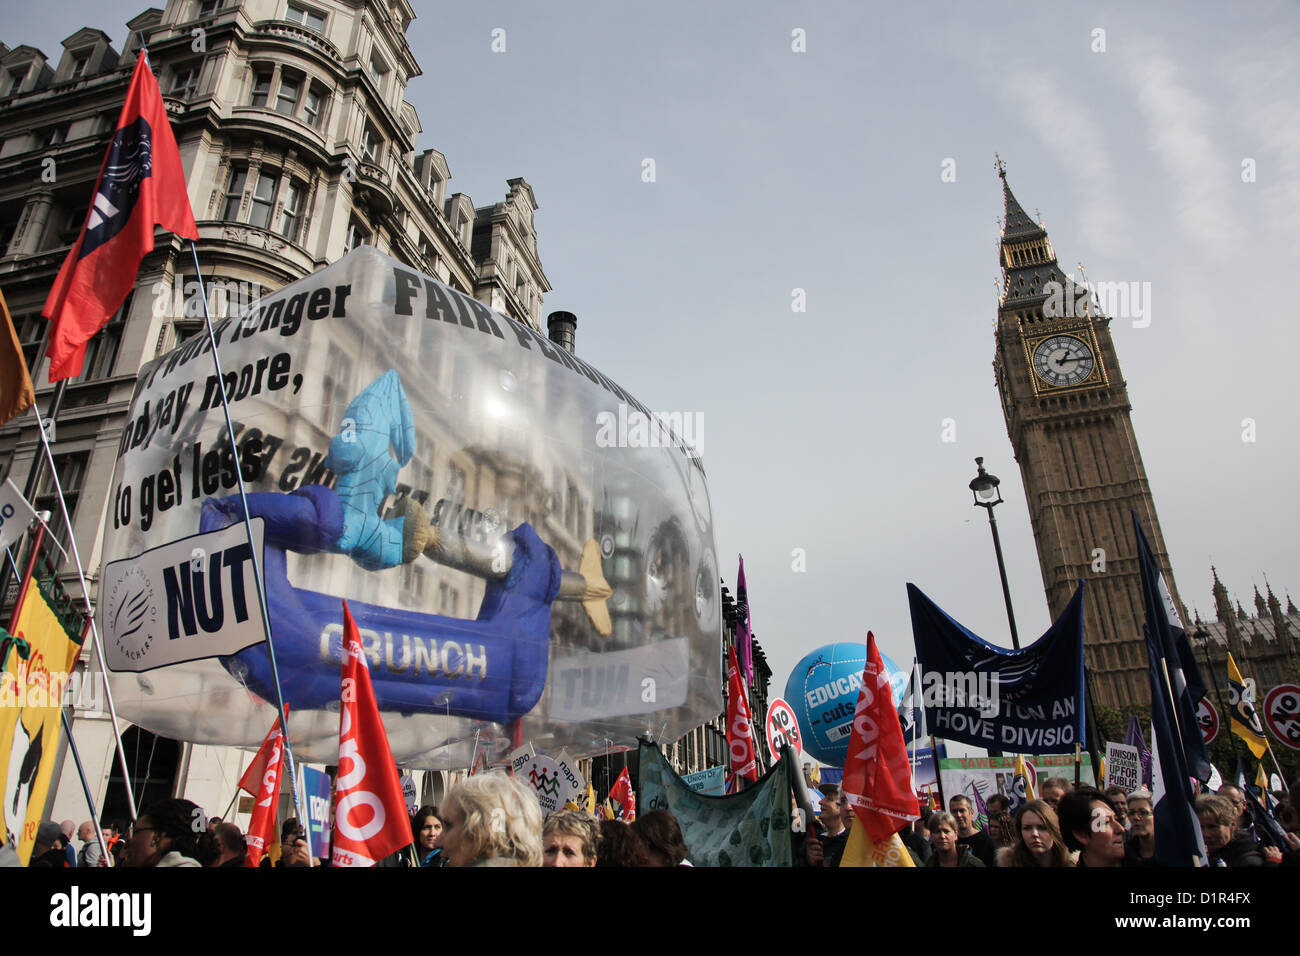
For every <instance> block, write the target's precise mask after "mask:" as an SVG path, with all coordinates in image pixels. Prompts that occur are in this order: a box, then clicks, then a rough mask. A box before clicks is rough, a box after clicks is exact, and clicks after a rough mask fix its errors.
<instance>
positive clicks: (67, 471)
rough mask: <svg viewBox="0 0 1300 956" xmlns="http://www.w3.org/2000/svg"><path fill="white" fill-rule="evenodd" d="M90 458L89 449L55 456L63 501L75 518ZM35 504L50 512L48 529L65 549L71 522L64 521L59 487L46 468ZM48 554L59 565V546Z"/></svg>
mask: <svg viewBox="0 0 1300 956" xmlns="http://www.w3.org/2000/svg"><path fill="white" fill-rule="evenodd" d="M89 461H90V452H88V451H79V452H73V453H71V454H66V455H55V456H54V468H55V470H56V471H57V472H58V475H59V486H61V487H62V488H63V500H64V502H65V503H66V504H67V506H68V516H69V517H71V518H73V519H74V520H75V519H76V515H77V499H78V498H79V497H80V496H81V487H82V485H83V484H84V482H85V478H86V465H87V464H88V463H89ZM32 507H33V508H35V509H36V510H37V511H48V512H49V513H50V521H49V528H50V532H51V533H52V534H53V535H54V537H55V539H57V540H58V541H59V543H60V544H62V545H64V547H65V548H66V546H67V544H68V524H67V522H66V521H64V520H63V509H62V508H61V507H60V505H59V492H58V487H56V485H55V484H54V478H53V476H52V475H51V474H50V473H49V471H48V470H47V471H46V472H45V473H44V474H43V476H42V479H41V484H40V491H39V492H38V493H37V494H36V496H35V497H34V498H33V499H32ZM49 556H50V558H51V560H52V561H54V562H55V564H56V565H58V564H60V563H61V562H60V555H59V553H58V549H57V548H54V549H52V550H51V551H50V552H49Z"/></svg>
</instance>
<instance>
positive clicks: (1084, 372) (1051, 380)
mask: <svg viewBox="0 0 1300 956" xmlns="http://www.w3.org/2000/svg"><path fill="white" fill-rule="evenodd" d="M1096 364H1097V363H1096V360H1095V359H1094V358H1093V355H1092V349H1090V348H1089V347H1088V343H1086V342H1084V341H1083V339H1078V338H1075V337H1074V336H1073V335H1053V336H1052V337H1051V338H1047V339H1043V341H1041V342H1039V343H1038V346H1037V348H1035V349H1034V371H1035V372H1036V373H1037V374H1038V377H1039V378H1041V379H1042V380H1043V381H1044V382H1046V383H1047V384H1048V385H1055V386H1058V387H1067V386H1070V385H1078V384H1079V383H1080V382H1082V381H1083V380H1084V379H1086V378H1087V377H1088V376H1089V375H1091V374H1092V370H1093V367H1094V366H1095V365H1096Z"/></svg>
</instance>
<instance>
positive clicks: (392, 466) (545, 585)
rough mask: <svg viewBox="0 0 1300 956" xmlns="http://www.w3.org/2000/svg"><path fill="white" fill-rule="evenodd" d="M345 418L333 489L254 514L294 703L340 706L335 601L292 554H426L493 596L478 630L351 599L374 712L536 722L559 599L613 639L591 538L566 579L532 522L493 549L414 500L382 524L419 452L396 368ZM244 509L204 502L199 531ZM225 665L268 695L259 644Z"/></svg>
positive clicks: (383, 562) (399, 504) (366, 562)
mask: <svg viewBox="0 0 1300 956" xmlns="http://www.w3.org/2000/svg"><path fill="white" fill-rule="evenodd" d="M345 419H346V420H347V421H348V425H347V428H346V429H344V430H341V431H340V432H339V433H338V434H336V435H335V436H334V438H333V440H332V441H331V443H330V449H329V455H328V458H327V459H326V462H325V465H326V467H328V468H329V469H330V471H332V472H333V473H334V474H335V475H336V476H337V480H336V481H335V484H334V487H333V488H332V489H331V488H327V487H325V486H323V485H307V486H305V487H302V488H298V489H296V490H294V491H292V492H289V493H287V494H281V493H276V492H256V493H251V494H249V495H248V507H249V514H250V517H261V518H263V519H264V520H265V522H266V546H265V562H264V570H263V573H264V580H265V582H266V591H267V604H268V608H269V610H270V614H271V627H272V631H273V633H274V636H275V649H276V656H277V661H278V664H279V673H280V683H281V687H282V689H283V691H284V695H285V699H286V701H288V702H289V703H290V704H291V705H292V706H293V707H294V709H295V710H306V709H313V708H323V707H326V706H327V705H328V704H330V703H331V702H333V701H337V699H338V681H339V670H338V668H339V665H340V663H341V661H342V635H343V631H342V626H341V624H340V623H339V599H338V598H337V597H335V596H332V595H327V594H321V593H319V592H315V591H311V590H308V589H306V588H299V587H295V586H294V585H293V584H292V583H291V582H290V581H289V577H288V571H287V561H286V553H287V552H298V553H306V554H310V553H316V552H329V553H334V554H342V555H347V556H349V557H350V558H351V559H352V560H353V561H354V562H356V564H358V565H360V566H361V567H363V568H365V569H367V570H371V571H377V570H382V569H385V568H392V567H396V566H398V565H400V564H402V563H404V562H411V561H414V560H415V559H416V558H417V557H419V556H420V555H421V554H425V555H427V556H429V557H430V558H432V559H433V560H435V561H438V562H440V563H442V564H445V565H448V566H451V567H454V568H456V569H458V570H462V571H467V572H469V573H473V574H476V575H479V576H481V577H484V578H486V579H487V588H486V594H485V596H484V598H483V603H482V606H481V607H480V610H479V614H478V617H477V619H475V620H473V621H470V620H462V619H459V618H450V617H443V616H439V615H434V614H424V613H419V612H414V611H406V610H401V609H396V608H387V607H382V606H379V605H375V604H369V603H366V602H364V601H360V600H357V599H356V598H354V597H353V598H349V606H350V607H351V609H352V614H353V617H354V618H355V619H356V621H357V626H358V629H359V631H360V634H361V639H362V646H363V650H364V652H365V653H366V656H367V662H368V664H369V666H370V668H371V676H372V680H373V682H374V688H375V696H376V700H377V701H378V703H379V706H380V708H381V709H383V710H394V711H403V712H417V713H439V714H443V713H445V714H453V715H457V716H463V717H472V718H476V719H482V720H491V721H497V722H501V723H508V722H509V721H511V720H514V719H515V718H517V717H520V716H522V715H523V714H526V713H528V712H529V711H530V710H531V709H532V708H533V706H534V705H535V704H536V703H537V701H538V700H539V698H540V697H541V694H542V691H543V689H544V687H545V684H546V674H547V662H548V655H549V641H550V632H551V604H552V602H554V601H555V600H557V599H569V600H577V601H581V602H582V604H583V606H584V608H585V609H586V611H587V613H588V615H589V617H590V619H591V621H592V623H593V625H594V626H595V628H596V630H597V631H598V632H599V633H601V634H606V635H607V634H609V633H610V628H611V623H610V617H609V612H608V610H607V608H606V600H607V599H608V598H609V597H610V595H611V594H612V590H611V588H610V586H609V585H608V583H606V581H605V579H604V577H603V575H602V572H601V565H600V558H601V555H600V549H599V546H598V545H597V543H596V542H595V541H589V542H588V543H587V545H586V548H585V549H584V551H583V555H582V559H581V564H580V570H579V571H566V570H564V569H563V568H561V566H560V562H559V558H558V557H557V556H556V553H555V551H554V549H552V548H551V547H550V546H549V545H547V544H546V543H545V542H544V541H542V539H541V538H540V537H538V535H537V533H536V532H535V531H534V530H533V528H532V527H531V526H530V525H529V524H527V523H524V524H521V525H519V526H518V527H517V528H515V529H513V530H512V531H509V532H507V533H506V534H504V535H502V536H501V537H500V538H499V539H498V540H497V541H496V542H495V543H494V544H493V545H492V546H491V547H490V548H489V547H481V546H480V547H471V546H469V545H468V544H467V543H466V542H465V541H464V540H462V539H460V538H459V537H458V536H457V535H456V533H455V530H454V529H448V528H445V527H441V526H438V525H436V524H431V523H430V521H429V518H428V515H427V514H426V513H425V511H424V509H423V508H422V507H421V506H420V505H419V503H417V502H416V501H414V500H413V499H411V498H409V497H404V498H398V499H397V500H396V503H395V505H394V507H393V516H392V517H387V518H385V517H381V515H380V508H381V506H382V504H383V502H384V501H385V499H386V498H387V497H388V496H389V495H391V494H393V492H394V491H395V489H396V487H397V473H398V471H399V469H400V468H401V467H402V466H404V465H405V464H406V463H407V462H409V461H410V459H411V457H412V455H413V454H414V450H415V428H414V424H413V421H412V416H411V409H410V406H409V404H408V402H407V399H406V394H405V391H404V390H403V387H402V383H401V380H400V378H399V376H398V374H397V372H396V371H394V370H391V369H390V370H389V371H387V372H385V373H384V374H382V375H380V376H379V377H378V378H377V379H376V380H375V381H374V382H372V383H371V384H370V385H369V386H367V387H366V388H365V389H364V390H363V391H362V392H361V393H360V394H359V395H357V396H356V398H354V399H353V400H352V402H351V403H350V404H349V405H348V407H347V411H346V414H345ZM390 447H391V449H392V450H393V452H395V454H396V456H397V458H396V460H394V458H393V456H392V454H390V452H389V449H390ZM241 511H242V509H241V506H240V499H239V497H238V496H230V497H226V498H208V499H207V500H205V501H204V503H203V509H202V516H201V519H200V525H199V529H200V531H201V532H207V531H215V530H217V529H220V528H224V527H226V526H228V525H231V524H233V523H234V522H236V521H242V518H243V516H242V513H241ZM213 597H214V599H216V597H217V596H216V595H214V596H213ZM221 662H222V664H223V666H225V667H226V669H227V670H228V671H230V673H231V674H232V675H234V676H235V677H236V678H237V679H239V680H240V681H241V682H243V683H245V684H246V685H247V686H248V687H249V688H250V689H251V690H253V691H254V692H255V693H257V694H259V695H261V696H263V697H264V698H266V699H274V681H273V679H272V676H271V670H270V662H269V658H268V656H267V654H266V651H265V649H264V648H263V647H261V646H260V645H255V646H253V647H250V648H247V649H245V650H243V651H240V652H239V653H238V654H234V655H231V656H229V657H223V658H221Z"/></svg>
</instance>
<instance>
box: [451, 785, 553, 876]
mask: <svg viewBox="0 0 1300 956" xmlns="http://www.w3.org/2000/svg"><path fill="white" fill-rule="evenodd" d="M441 810H442V827H443V829H442V854H443V856H445V857H446V858H447V865H448V866H541V865H542V809H541V807H540V806H539V805H538V803H537V796H536V794H534V793H533V792H532V791H531V790H529V789H528V788H527V787H525V786H524V785H523V784H521V783H516V782H515V781H514V780H512V779H510V778H509V777H507V776H506V775H505V774H503V773H481V774H478V775H477V776H473V777H470V778H469V779H468V780H462V781H461V782H460V783H458V784H456V786H454V787H452V789H451V792H450V793H448V794H447V797H446V799H444V800H443V802H442V806H441Z"/></svg>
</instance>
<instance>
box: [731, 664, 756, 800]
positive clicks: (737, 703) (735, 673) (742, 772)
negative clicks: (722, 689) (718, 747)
mask: <svg viewBox="0 0 1300 956" xmlns="http://www.w3.org/2000/svg"><path fill="white" fill-rule="evenodd" d="M727 749H728V750H730V751H731V770H732V772H733V773H735V774H738V775H739V776H742V777H745V778H746V779H748V780H751V781H752V780H757V779H758V760H757V758H756V757H755V756H754V728H753V726H752V725H751V722H750V716H749V698H748V696H747V695H746V694H745V682H744V680H743V679H742V678H741V676H740V667H739V666H738V665H737V664H736V648H735V646H734V645H733V646H732V647H730V648H728V650H727Z"/></svg>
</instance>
